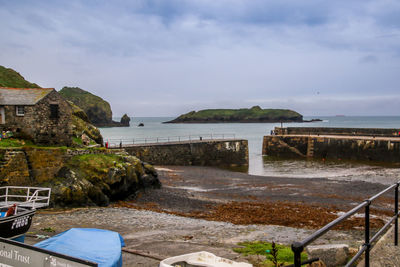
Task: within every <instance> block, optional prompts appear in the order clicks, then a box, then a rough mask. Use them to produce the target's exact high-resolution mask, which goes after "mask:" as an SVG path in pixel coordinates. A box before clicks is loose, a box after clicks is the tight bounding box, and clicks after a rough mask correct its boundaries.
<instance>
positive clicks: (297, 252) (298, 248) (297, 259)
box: [292, 182, 400, 267]
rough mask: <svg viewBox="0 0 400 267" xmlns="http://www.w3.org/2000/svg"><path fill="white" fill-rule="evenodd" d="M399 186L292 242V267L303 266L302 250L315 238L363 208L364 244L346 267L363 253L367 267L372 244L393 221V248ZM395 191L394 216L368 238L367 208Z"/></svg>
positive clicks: (384, 191)
mask: <svg viewBox="0 0 400 267" xmlns="http://www.w3.org/2000/svg"><path fill="white" fill-rule="evenodd" d="M399 185H400V182H397V183H395V184H393V185H391V186H389V187H388V188H386V189H385V190H383V191H381V192H379V193H378V194H376V195H374V196H372V197H370V198H369V199H367V200H364V201H363V202H362V203H361V204H359V205H358V206H357V207H355V208H353V209H351V210H350V211H348V212H346V213H345V214H343V215H342V216H340V217H339V218H337V219H335V220H333V221H332V222H330V223H328V224H327V225H325V226H324V227H322V228H321V229H319V230H317V231H316V232H315V233H313V234H312V235H310V236H309V237H307V238H305V239H304V240H303V241H300V242H294V243H293V244H292V251H293V253H294V264H293V265H292V266H294V267H301V265H302V264H304V262H301V252H302V251H303V250H304V248H305V247H306V246H308V245H309V244H310V243H311V242H313V241H314V240H316V239H317V238H319V237H320V236H322V235H323V234H325V233H326V232H328V231H329V230H331V229H332V228H333V227H335V226H336V225H337V224H339V223H341V222H342V221H344V220H346V219H347V218H349V217H351V216H352V215H354V214H355V213H356V212H358V211H359V210H360V209H362V208H364V207H365V217H364V220H365V225H364V227H365V237H364V239H365V241H364V242H365V243H364V244H363V245H362V248H361V249H360V250H359V251H358V253H357V254H356V255H355V256H354V257H353V258H352V259H350V261H349V262H348V263H347V264H346V267H348V266H351V265H352V264H353V263H354V262H355V261H356V260H357V259H359V258H360V257H361V256H362V254H364V253H365V259H364V260H365V266H366V267H369V256H370V255H369V253H370V250H371V248H372V243H374V242H375V241H377V240H378V238H379V236H381V235H382V234H383V233H384V232H385V231H386V230H387V229H388V228H389V227H390V225H391V224H392V223H393V221H394V225H395V233H394V244H395V246H397V245H398V228H399V225H398V223H399V219H398V218H399V214H400V213H399V203H398V202H399ZM393 188H394V189H395V190H394V192H395V195H394V201H395V203H394V216H393V217H391V218H390V220H389V221H388V222H387V223H386V224H385V225H384V226H383V227H382V228H381V229H380V230H379V231H378V232H377V233H376V234H375V235H374V236H373V237H372V238H370V225H369V219H370V213H369V207H370V205H371V203H372V201H374V200H375V199H377V198H378V197H380V196H382V195H383V194H385V193H387V192H388V191H389V190H391V189H393Z"/></svg>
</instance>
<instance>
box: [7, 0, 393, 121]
mask: <svg viewBox="0 0 400 267" xmlns="http://www.w3.org/2000/svg"><path fill="white" fill-rule="evenodd" d="M399 14H400V1H398V0H353V1H352V0H335V1H326V0H324V1H322V0H279V1H276V0H274V1H272V0H264V1H262V0H218V1H215V0H186V1H185V0H148V1H145V0H131V1H127V0H126V1H122V0H113V1H109V0H96V1H95V0H68V1H61V0H35V1H33V0H30V1H28V0H18V1H10V0H0V36H1V38H0V65H2V66H5V67H8V68H12V69H14V70H16V71H18V72H19V73H21V74H22V75H23V76H24V77H25V78H26V79H27V80H28V81H30V82H35V83H37V84H39V85H40V86H42V87H52V88H56V89H57V90H60V89H61V88H62V87H64V86H76V87H80V88H82V89H85V90H87V91H89V92H91V93H93V94H96V95H98V96H100V97H102V98H103V99H105V100H107V101H108V102H109V103H110V104H111V107H112V110H113V115H115V116H121V115H122V114H124V113H127V114H128V115H129V116H172V117H173V116H177V115H180V114H182V113H186V112H189V111H192V110H200V109H207V108H246V107H247V108H249V107H252V106H254V105H259V106H261V107H262V108H284V109H293V110H296V111H297V112H299V113H301V114H303V115H305V116H330V115H337V114H343V115H355V116H358V115H366V116H371V115H377V116H378V115H393V116H398V115H399V114H400V90H399V85H400V16H399Z"/></svg>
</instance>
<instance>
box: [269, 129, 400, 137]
mask: <svg viewBox="0 0 400 267" xmlns="http://www.w3.org/2000/svg"><path fill="white" fill-rule="evenodd" d="M274 133H275V134H276V135H348V136H382V137H397V136H399V134H400V129H393V128H392V129H386V128H334V127H287V128H281V127H275V129H274Z"/></svg>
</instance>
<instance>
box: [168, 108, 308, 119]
mask: <svg viewBox="0 0 400 267" xmlns="http://www.w3.org/2000/svg"><path fill="white" fill-rule="evenodd" d="M314 121H315V120H314ZM229 122H231V123H234V122H239V123H258V122H259V123H262V122H310V121H305V120H303V115H301V114H300V113H298V112H296V111H293V110H289V109H262V108H261V107H260V106H254V107H252V108H250V109H248V108H241V109H204V110H200V111H191V112H189V113H186V114H183V115H180V116H179V117H177V118H176V119H173V120H171V121H167V122H164V123H229Z"/></svg>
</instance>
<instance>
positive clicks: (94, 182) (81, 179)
mask: <svg viewBox="0 0 400 267" xmlns="http://www.w3.org/2000/svg"><path fill="white" fill-rule="evenodd" d="M0 177H1V178H0V184H1V185H3V186H5V185H17V186H18V185H19V186H44V187H51V188H52V196H51V198H52V201H51V204H52V205H53V206H61V207H64V206H87V205H98V206H107V205H108V204H109V203H110V201H114V200H120V199H125V198H126V197H129V196H134V195H135V194H136V193H137V192H138V191H139V190H141V189H144V188H148V187H160V186H161V184H160V182H159V180H158V178H157V172H156V171H155V170H154V168H153V167H152V166H151V165H148V164H145V163H144V162H142V161H140V160H139V159H138V158H136V157H133V156H130V155H128V154H126V153H125V152H124V151H119V150H116V151H110V150H106V149H96V150H93V149H92V150H87V149H66V148H29V147H26V148H14V149H0Z"/></svg>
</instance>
